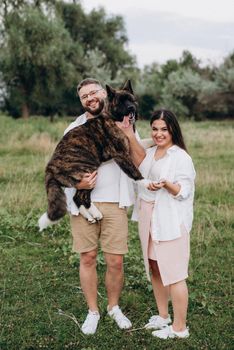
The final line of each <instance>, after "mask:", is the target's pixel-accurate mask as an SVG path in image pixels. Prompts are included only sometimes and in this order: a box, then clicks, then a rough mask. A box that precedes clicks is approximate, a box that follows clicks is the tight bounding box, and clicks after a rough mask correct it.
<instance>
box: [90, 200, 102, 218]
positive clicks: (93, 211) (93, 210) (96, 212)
mask: <svg viewBox="0 0 234 350" xmlns="http://www.w3.org/2000/svg"><path fill="white" fill-rule="evenodd" d="M88 211H89V213H90V214H91V215H92V217H93V218H94V219H96V220H98V221H99V220H101V219H102V218H103V215H102V213H101V212H100V211H99V210H98V208H97V207H96V206H95V205H94V204H93V203H91V206H90V208H89V209H88Z"/></svg>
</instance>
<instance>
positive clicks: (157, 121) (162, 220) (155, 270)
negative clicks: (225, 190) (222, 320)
mask: <svg viewBox="0 0 234 350" xmlns="http://www.w3.org/2000/svg"><path fill="white" fill-rule="evenodd" d="M150 125H151V128H152V139H153V141H154V143H155V146H154V147H152V148H150V149H148V150H147V154H146V157H145V158H144V160H143V162H142V163H141V165H140V167H139V169H140V171H141V173H142V175H143V176H144V177H145V178H147V179H150V181H149V186H148V189H146V188H142V187H140V188H139V198H138V204H139V205H138V221H139V235H140V240H141V245H142V251H143V256H144V262H145V268H146V273H147V275H148V278H149V267H150V270H151V281H152V286H153V291H154V296H155V300H156V304H157V307H158V311H159V315H155V316H152V317H151V318H150V319H149V322H148V323H147V325H146V326H145V327H146V328H148V329H157V330H156V331H154V332H153V333H152V334H153V336H156V337H159V338H162V339H167V338H174V337H179V338H186V337H188V336H189V331H188V328H187V327H186V315H187V306H188V290H187V285H186V278H187V277H188V262H189V232H190V230H191V226H192V219H193V197H194V179H195V170H194V167H193V162H192V159H191V157H190V156H189V155H188V153H187V150H186V146H185V143H184V139H183V136H182V133H181V129H180V126H179V124H178V121H177V119H176V117H175V115H174V114H173V113H172V112H171V111H168V110H164V109H160V110H157V111H155V112H154V113H153V115H152V118H151V121H150ZM169 296H170V298H171V300H172V305H173V313H174V318H173V323H172V325H171V326H170V325H169V324H170V323H171V318H170V315H168V301H169Z"/></svg>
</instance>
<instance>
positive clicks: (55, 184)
mask: <svg viewBox="0 0 234 350" xmlns="http://www.w3.org/2000/svg"><path fill="white" fill-rule="evenodd" d="M106 88H107V96H108V103H107V111H106V112H103V113H101V114H100V115H99V116H97V117H95V118H93V119H89V120H87V122H86V123H85V124H83V125H81V126H78V127H76V128H74V129H72V130H70V131H69V132H68V133H67V134H66V135H65V136H64V137H63V138H62V140H61V141H60V142H59V144H58V145H57V147H56V149H55V151H54V154H53V156H52V158H51V160H50V161H49V163H48V165H47V167H46V176H45V183H46V190H47V197H48V211H47V214H48V217H49V219H50V220H51V221H57V220H58V219H60V218H62V217H63V216H64V215H65V214H66V212H67V205H66V197H65V194H64V191H63V187H75V186H76V185H77V184H78V183H79V182H80V181H81V179H82V178H83V175H84V174H85V173H92V172H93V171H95V170H97V169H98V167H99V166H100V165H101V163H103V162H106V161H108V160H110V159H114V160H115V162H116V163H117V164H118V165H119V166H120V168H121V169H122V170H123V171H124V172H125V173H126V174H127V175H128V176H129V177H131V178H132V179H134V180H141V179H143V177H142V175H141V173H140V172H139V170H138V169H137V168H136V166H135V165H134V164H133V162H132V160H131V156H130V146H129V141H128V138H127V136H126V135H125V134H124V133H123V132H122V130H121V129H119V128H118V127H117V126H116V124H115V121H122V120H123V116H126V115H129V112H134V113H135V114H137V103H136V100H135V97H134V95H133V92H132V88H131V83H130V81H127V83H126V84H125V86H124V87H123V89H121V90H115V89H113V88H111V87H109V86H106ZM90 194H91V190H76V193H75V195H74V198H73V199H74V202H75V203H76V205H77V207H78V208H79V207H80V206H81V205H84V206H85V208H87V209H88V208H90V205H91V202H90Z"/></svg>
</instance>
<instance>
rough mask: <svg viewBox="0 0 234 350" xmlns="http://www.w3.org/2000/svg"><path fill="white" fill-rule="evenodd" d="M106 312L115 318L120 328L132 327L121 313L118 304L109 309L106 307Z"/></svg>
mask: <svg viewBox="0 0 234 350" xmlns="http://www.w3.org/2000/svg"><path fill="white" fill-rule="evenodd" d="M107 312H108V315H109V316H110V317H111V318H113V319H114V320H115V322H116V323H117V325H118V326H119V328H120V329H129V328H131V327H132V323H131V321H130V320H129V319H128V318H127V317H126V316H125V315H124V314H123V313H122V311H121V309H120V308H119V306H118V305H115V306H113V307H112V309H111V310H109V307H107Z"/></svg>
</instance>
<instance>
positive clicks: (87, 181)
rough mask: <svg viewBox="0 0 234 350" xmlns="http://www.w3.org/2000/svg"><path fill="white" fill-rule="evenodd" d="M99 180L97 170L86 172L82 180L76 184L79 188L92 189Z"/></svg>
mask: <svg viewBox="0 0 234 350" xmlns="http://www.w3.org/2000/svg"><path fill="white" fill-rule="evenodd" d="M96 181H97V170H95V171H94V172H93V173H86V174H84V176H83V178H82V180H81V181H80V182H79V183H78V184H77V185H76V186H75V187H76V189H77V190H91V189H93V188H94V187H95V185H96Z"/></svg>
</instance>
